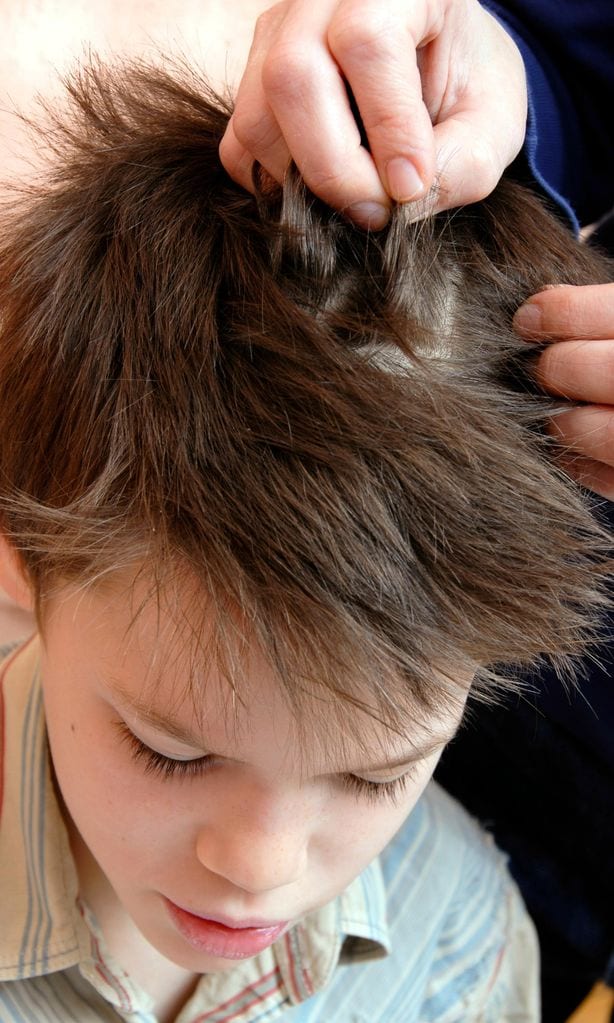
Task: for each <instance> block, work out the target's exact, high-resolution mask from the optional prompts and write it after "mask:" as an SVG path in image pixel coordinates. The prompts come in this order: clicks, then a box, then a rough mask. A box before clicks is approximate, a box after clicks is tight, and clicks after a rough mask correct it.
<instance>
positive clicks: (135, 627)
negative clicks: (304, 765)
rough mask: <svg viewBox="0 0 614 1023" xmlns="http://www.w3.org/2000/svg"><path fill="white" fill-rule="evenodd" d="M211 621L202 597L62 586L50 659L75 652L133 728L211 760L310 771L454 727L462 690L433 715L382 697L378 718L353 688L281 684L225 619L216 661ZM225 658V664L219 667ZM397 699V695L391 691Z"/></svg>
mask: <svg viewBox="0 0 614 1023" xmlns="http://www.w3.org/2000/svg"><path fill="white" fill-rule="evenodd" d="M217 623H218V618H217V617H216V616H215V615H213V614H211V615H209V616H208V615H207V613H206V606H205V602H204V601H203V599H202V594H201V595H197V594H195V592H193V589H192V588H190V587H187V588H186V587H185V586H183V587H181V586H177V587H173V588H171V589H168V590H167V591H166V592H164V593H163V594H161V593H160V591H159V590H157V589H155V588H152V585H151V582H150V580H148V579H147V578H146V577H145V576H138V575H137V576H134V574H131V575H130V574H125V575H124V576H121V577H119V576H118V577H115V578H113V579H112V580H110V581H109V582H107V584H106V585H105V586H103V587H101V586H94V587H89V588H88V589H85V590H80V589H76V588H74V587H70V586H67V587H65V588H64V589H63V590H62V592H61V593H59V594H58V595H57V597H56V598H55V600H54V601H53V603H52V606H51V607H50V610H49V614H48V616H47V625H46V632H47V633H48V636H49V638H52V637H54V636H55V637H56V643H57V641H58V639H59V643H57V646H56V649H57V648H58V647H59V646H61V648H62V649H63V650H66V651H67V650H69V649H70V646H71V644H74V643H76V644H78V646H79V647H80V649H81V650H85V651H87V659H88V664H87V670H86V675H87V677H88V678H89V679H90V680H91V682H92V684H93V685H96V686H98V687H99V688H100V690H101V692H102V693H103V694H104V693H108V694H110V695H111V696H112V697H113V699H114V700H116V701H117V702H118V705H119V706H120V708H121V709H122V710H126V712H127V713H129V714H131V715H132V719H133V720H137V719H142V720H143V721H147V722H148V723H149V724H150V725H153V726H154V727H156V728H159V729H160V730H164V731H166V732H168V733H169V734H171V733H172V732H173V730H176V731H177V730H180V731H181V733H182V734H183V733H185V734H186V735H188V734H189V735H191V736H193V737H194V738H195V740H198V741H196V742H195V745H197V746H199V747H200V746H202V745H203V744H205V745H206V747H210V746H212V747H214V748H215V750H216V751H221V750H222V749H229V748H236V747H237V746H238V745H240V746H241V747H242V748H244V749H247V748H249V747H250V744H253V743H258V744H262V742H265V743H267V744H269V745H270V747H271V749H275V750H277V752H279V751H280V750H286V751H288V753H290V751H291V752H292V756H293V757H294V756H295V755H296V751H297V750H298V751H300V753H301V757H302V758H304V759H308V760H309V762H310V764H312V763H323V762H326V763H327V764H328V763H330V760H331V753H332V752H333V751H334V752H335V753H339V754H340V755H342V756H343V757H344V758H347V757H350V759H351V758H356V757H357V756H358V755H360V756H361V757H362V759H363V760H364V756H365V755H367V756H368V757H369V758H370V759H371V760H373V758H374V757H376V758H378V759H381V760H389V759H391V758H394V756H395V755H397V754H399V753H400V752H401V751H402V753H403V754H407V753H408V751H411V750H413V749H416V750H422V749H423V748H426V747H427V746H429V744H430V745H432V744H433V742H434V741H436V740H438V741H440V742H441V741H443V739H445V737H446V736H449V735H450V734H451V733H453V732H454V730H455V728H456V727H457V725H458V722H459V720H460V717H461V715H462V710H463V707H464V702H465V698H466V691H467V686H466V685H465V686H459V687H457V691H456V693H451V694H450V699H449V700H447V701H446V702H445V704H444V705H443V707H442V708H441V709H439V710H438V711H437V712H435V711H433V710H428V709H426V708H425V707H420V706H418V705H417V704H416V702H415V701H412V699H411V697H410V696H409V694H408V693H407V694H405V697H403V696H402V695H401V696H399V693H394V694H392V693H391V694H390V702H391V708H392V703H393V699H395V698H396V700H397V706H396V708H392V709H391V710H390V712H389V713H386V714H385V715H383V714H382V708H381V706H380V705H378V703H377V700H375V699H374V696H373V693H371V692H368V691H362V692H361V691H360V688H359V687H356V688H354V689H351V688H348V690H347V691H346V692H345V693H343V694H340V693H339V692H337V691H336V690H335V688H334V687H330V686H329V685H328V684H327V680H320V679H313V678H307V677H306V678H304V679H297V680H295V687H294V688H293V686H292V685H291V684H284V680H282V679H281V678H280V677H279V675H278V674H277V673H276V671H275V670H274V668H273V667H272V665H271V662H270V660H269V658H268V657H267V656H266V655H265V653H264V652H263V649H262V646H261V645H260V644H259V643H258V642H257V639H256V637H255V636H251V637H250V635H249V632H248V631H246V630H244V629H243V628H242V623H241V621H240V615H239V614H236V615H234V616H233V615H230V616H229V619H228V620H227V622H226V628H227V630H228V633H227V636H226V639H227V640H229V642H227V643H225V644H224V646H223V648H222V652H223V654H224V656H222V657H221V658H220V656H219V654H220V644H219V636H218V635H217V634H216V625H217ZM229 660H232V663H228V662H229ZM398 688H399V691H401V687H398Z"/></svg>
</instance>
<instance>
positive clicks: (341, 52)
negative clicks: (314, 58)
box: [328, 5, 400, 60]
mask: <svg viewBox="0 0 614 1023" xmlns="http://www.w3.org/2000/svg"><path fill="white" fill-rule="evenodd" d="M399 34H400V26H399V25H398V24H395V23H394V22H393V19H392V18H391V17H390V14H389V12H388V11H386V9H385V7H384V5H381V6H374V5H371V6H368V7H363V8H362V9H358V10H356V9H352V10H350V11H348V12H347V13H345V14H344V13H340V14H339V15H338V16H337V18H335V19H334V20H333V21H332V23H331V25H330V26H329V29H328V44H329V46H330V48H331V50H332V52H333V53H334V54H336V55H337V56H342V57H344V58H346V59H348V58H351V59H362V60H365V59H369V60H372V59H377V58H380V57H384V56H387V55H389V54H390V53H392V52H394V51H395V50H396V49H398V46H399Z"/></svg>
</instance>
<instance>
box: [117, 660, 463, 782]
mask: <svg viewBox="0 0 614 1023" xmlns="http://www.w3.org/2000/svg"><path fill="white" fill-rule="evenodd" d="M108 681H109V686H110V688H111V690H112V691H113V692H114V693H115V695H116V696H118V697H119V698H120V700H121V701H122V702H123V703H125V704H126V705H127V706H129V707H130V708H131V709H132V710H133V711H134V712H135V714H137V715H138V717H139V719H141V720H142V721H144V722H146V724H149V725H151V726H152V727H153V728H155V729H156V730H157V731H159V732H164V733H165V734H166V735H169V736H171V738H173V739H177V740H178V741H179V742H183V743H184V744H185V745H187V746H194V747H197V748H199V749H203V741H202V736H198V735H196V733H194V732H191V731H190V729H189V728H185V727H184V726H183V725H180V724H178V723H177V722H175V721H172V720H170V719H169V718H168V717H166V716H165V715H163V714H160V713H158V711H157V710H156V709H155V707H151V706H150V705H149V704H146V703H144V702H143V701H142V700H139V698H138V697H135V696H133V695H132V694H131V693H128V692H127V691H126V690H125V689H124V687H123V685H122V684H121V682H120V681H119V680H118V679H115V678H109V680H108ZM458 728H459V724H458V723H457V724H455V725H454V727H453V728H452V729H449V730H448V731H447V732H445V733H443V734H441V735H436V736H433V737H432V738H431V740H430V741H429V742H426V743H424V744H423V745H420V746H414V747H412V751H411V753H406V754H404V755H403V756H401V757H399V758H398V759H396V760H387V761H386V762H385V763H381V764H370V765H369V766H368V767H360V768H356V770H355V771H354V772H352V773H356V774H377V773H378V772H381V771H394V770H395V769H397V768H399V767H410V766H411V765H412V764H417V763H419V762H420V761H421V760H425V759H426V757H428V756H430V755H431V754H432V753H436V752H437V751H438V750H440V749H442V748H443V747H444V746H445V745H447V743H448V742H450V741H451V740H452V739H453V738H454V736H455V735H456V733H457V731H458Z"/></svg>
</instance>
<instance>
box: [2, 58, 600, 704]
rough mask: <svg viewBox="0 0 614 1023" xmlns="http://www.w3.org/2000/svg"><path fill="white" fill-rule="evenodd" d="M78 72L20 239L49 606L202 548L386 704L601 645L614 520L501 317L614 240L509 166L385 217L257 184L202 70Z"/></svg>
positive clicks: (160, 579) (17, 369)
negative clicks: (606, 536) (554, 423)
mask: <svg viewBox="0 0 614 1023" xmlns="http://www.w3.org/2000/svg"><path fill="white" fill-rule="evenodd" d="M67 88H68V94H69V97H70V104H69V106H70V109H69V111H68V112H67V113H66V114H62V115H61V116H60V115H58V116H56V117H55V118H54V119H53V123H52V124H51V126H50V127H49V126H48V127H47V129H46V131H45V135H44V140H43V141H44V144H45V145H46V146H50V147H51V149H52V151H53V159H52V161H51V164H50V169H49V171H48V174H47V176H46V178H45V180H44V181H43V182H41V183H39V185H38V186H36V187H33V188H30V189H28V190H26V193H25V194H24V195H23V196H22V198H21V201H20V203H19V204H16V202H15V199H13V209H12V210H11V211H9V210H8V209H7V211H6V213H5V217H4V224H3V232H2V242H1V243H0V296H1V299H0V334H1V337H0V436H1V437H2V444H1V445H0V502H1V503H0V508H1V510H2V517H3V526H4V529H5V531H6V534H7V536H8V538H9V539H10V540H11V541H12V543H13V544H14V545H15V547H16V548H17V549H18V550H19V552H20V553H21V556H22V559H23V562H24V564H25V566H26V570H27V572H28V573H29V576H30V577H31V580H32V582H33V584H34V586H35V589H36V590H37V592H38V593H39V594H42V595H43V596H42V603H43V606H44V593H45V587H46V586H48V585H49V583H50V582H51V581H53V580H59V579H79V580H83V581H84V582H87V581H90V580H95V579H98V578H100V576H101V575H103V574H104V573H106V572H112V570H114V569H116V568H118V567H121V566H124V565H128V564H131V563H133V562H141V563H142V564H144V565H145V566H146V567H147V571H148V572H149V571H151V573H152V575H153V576H154V577H155V580H156V584H155V585H156V586H163V585H164V580H166V579H167V578H169V577H170V574H172V572H173V571H176V570H177V569H178V566H180V565H184V566H187V568H188V569H189V572H190V574H191V577H192V578H196V579H197V580H198V582H199V587H201V589H202V593H203V595H207V597H208V599H210V600H211V601H212V602H213V603H214V606H215V607H216V609H217V612H218V619H219V625H220V634H223V633H224V628H225V627H226V630H227V623H228V622H229V621H230V620H231V619H233V616H234V619H236V614H235V611H236V609H237V608H240V609H241V617H242V621H243V625H244V626H246V627H248V628H249V630H253V631H254V632H255V634H256V635H257V637H258V639H259V641H260V642H261V643H262V644H263V646H264V648H265V650H266V651H267V653H268V655H269V656H270V658H271V660H272V662H273V664H274V665H275V667H276V668H277V670H278V672H279V675H280V677H281V679H282V680H283V682H284V684H285V685H286V686H287V688H288V691H289V693H290V695H291V697H292V699H293V700H295V701H296V700H298V699H299V698H300V693H302V692H303V690H304V689H305V688H308V689H310V690H313V687H314V686H317V687H320V692H321V693H323V694H326V692H327V690H330V691H332V692H333V693H335V694H336V696H337V697H342V698H344V699H347V700H350V701H358V700H359V694H360V693H363V694H364V692H365V689H364V686H365V685H366V686H368V687H369V688H368V690H367V691H368V692H369V693H370V694H371V697H372V698H373V699H374V700H375V703H376V704H377V706H378V707H379V710H380V711H384V712H386V713H387V711H386V708H388V709H389V708H390V705H391V704H394V706H397V704H400V703H402V700H403V697H402V696H401V695H399V694H400V693H401V692H403V693H405V694H409V696H410V697H411V700H412V701H413V702H416V703H418V704H422V705H426V706H429V707H430V706H435V705H436V704H437V700H438V698H439V697H441V694H442V687H443V690H445V689H446V685H445V682H442V680H441V676H440V675H437V673H436V669H438V668H439V669H441V668H443V669H445V670H444V674H445V671H447V672H448V673H449V674H450V675H453V673H454V670H455V669H456V667H457V666H458V669H459V671H461V672H462V670H463V669H464V668H466V667H467V666H469V665H471V666H473V665H475V664H476V663H478V664H480V665H482V666H487V667H489V668H490V669H491V670H490V671H485V672H482V673H481V674H479V675H478V680H477V684H478V689H479V688H480V686H481V688H482V690H483V691H486V690H487V687H488V683H489V680H490V682H491V683H492V680H493V678H494V674H493V672H494V669H495V668H496V667H497V666H498V665H500V664H502V663H513V664H525V663H527V662H529V661H532V660H534V659H535V658H537V657H539V656H540V655H550V656H552V657H554V658H555V659H558V663H562V661H563V660H564V658H565V657H567V656H568V655H574V654H576V653H578V652H579V651H581V650H582V649H583V648H584V646H585V644H586V642H587V639H588V638H590V636H591V629H592V623H593V621H594V612H595V608H596V607H597V606H598V605H599V603H600V600H601V597H600V580H601V578H602V576H603V573H604V571H605V570H604V567H603V563H604V557H603V550H604V546H603V545H604V540H603V537H602V536H601V534H600V532H599V530H598V528H597V526H596V525H595V524H594V522H593V520H592V518H591V515H590V514H589V511H588V510H587V508H586V506H585V504H584V502H583V500H582V498H581V495H580V493H579V492H578V490H577V488H575V487H574V486H573V485H572V484H571V483H570V482H569V481H568V480H567V479H566V478H565V477H564V475H563V474H562V473H561V472H560V471H559V470H558V469H557V468H556V467H555V466H554V464H553V463H552V461H551V459H550V457H549V444H550V442H548V441H547V440H546V438H545V436H544V434H543V431H542V430H541V428H540V427H541V424H542V423H543V418H544V416H545V414H546V411H547V407H546V404H545V401H544V400H543V399H539V398H537V397H536V396H533V395H531V394H529V392H528V387H527V383H526V381H527V379H528V375H527V373H526V359H527V353H529V352H530V351H531V349H530V347H529V346H527V345H526V344H524V343H522V342H520V341H518V340H516V339H515V338H514V336H513V334H512V332H511V327H510V323H511V316H512V313H513V311H514V310H515V308H516V307H517V306H518V304H519V303H520V302H522V301H523V300H524V299H525V298H526V297H527V296H528V295H529V294H531V293H532V292H534V291H535V290H536V289H538V288H539V287H541V286H543V285H544V284H546V283H554V282H557V281H561V282H562V281H567V282H571V283H585V282H589V281H592V282H595V281H600V280H604V279H605V278H606V276H607V274H608V272H609V271H608V267H607V266H606V265H605V263H600V262H599V260H598V258H597V257H596V256H594V255H591V254H590V253H588V252H587V251H585V250H584V249H582V248H581V247H580V246H579V245H578V244H576V243H575V242H574V241H573V240H572V238H571V237H570V236H569V235H568V233H567V232H566V231H565V230H564V229H562V228H561V227H560V226H559V225H558V224H557V223H556V222H555V220H554V218H553V217H552V216H551V215H549V214H548V213H546V212H545V211H544V209H543V208H542V207H541V205H540V204H539V203H538V201H537V200H536V199H535V198H533V197H532V196H531V195H530V194H529V193H528V192H526V191H523V190H522V189H521V188H520V187H518V186H514V185H512V184H510V183H509V182H504V183H502V184H501V185H500V187H499V189H498V190H497V192H496V193H495V194H494V195H493V196H492V197H491V198H490V199H488V200H487V201H485V202H483V203H481V204H478V205H476V206H472V207H470V208H467V209H465V210H460V211H456V212H455V213H453V214H450V215H440V216H437V217H435V218H431V219H430V220H428V221H426V222H422V223H410V222H409V221H408V215H407V211H406V210H405V209H404V208H398V209H397V210H395V212H394V215H393V218H392V222H391V225H390V226H389V227H388V228H387V229H386V230H384V231H382V232H381V233H378V234H376V235H374V234H367V233H363V232H362V231H360V230H357V229H355V228H354V227H352V226H351V225H350V224H348V223H346V222H345V221H344V219H343V218H342V217H340V216H338V215H337V214H335V213H333V212H332V211H330V210H329V209H327V208H325V207H324V206H323V205H322V204H320V203H319V202H318V201H317V200H316V199H315V198H314V197H313V196H312V195H310V194H309V193H308V192H307V191H306V189H305V188H304V186H303V185H302V183H301V182H300V180H299V179H298V177H297V175H296V174H295V173H290V174H289V175H288V179H287V182H286V184H285V187H284V189H283V192H279V191H273V192H270V191H267V190H266V189H260V190H259V194H258V196H257V198H253V197H252V196H250V195H247V194H245V193H244V192H243V191H242V190H241V189H240V188H239V187H238V186H236V185H235V184H234V183H233V182H232V181H231V180H229V178H228V177H227V175H226V174H225V172H224V170H223V169H222V166H221V164H220V162H219V159H218V152H217V150H218V145H219V142H220V139H221V137H222V134H223V131H224V128H225V125H226V122H227V118H228V116H229V109H228V106H227V105H226V104H225V103H224V102H223V101H222V100H221V99H220V98H219V97H216V96H214V95H213V94H212V93H211V91H210V90H209V89H208V87H207V84H206V82H204V81H203V80H201V79H200V78H199V77H198V76H196V75H191V76H190V75H189V74H188V72H187V71H186V70H185V69H183V70H182V71H181V72H179V71H178V69H177V68H175V69H174V70H173V71H172V72H169V71H168V70H164V69H160V68H158V69H154V68H153V67H149V66H145V65H142V64H133V65H130V66H128V67H118V68H115V69H113V68H109V67H104V66H102V65H99V64H97V63H95V62H94V63H92V64H91V65H90V66H87V67H84V68H82V69H81V70H80V71H78V72H77V73H76V74H75V75H74V76H73V77H72V78H71V79H70V80H69V81H68V82H67ZM169 571H170V574H169ZM224 623H226V626H224ZM227 631H228V630H227ZM399 681H402V689H401V687H399V685H398V683H399ZM438 694H439V697H438Z"/></svg>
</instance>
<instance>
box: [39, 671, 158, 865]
mask: <svg viewBox="0 0 614 1023" xmlns="http://www.w3.org/2000/svg"><path fill="white" fill-rule="evenodd" d="M45 706H46V715H47V728H48V735H49V744H50V748H51V755H52V760H53V766H54V770H55V774H56V778H57V782H58V785H59V788H60V791H61V793H62V796H63V799H64V802H65V804H66V808H67V810H68V813H69V814H70V817H71V818H72V820H73V822H74V824H75V826H76V828H77V830H78V831H79V833H80V834H81V837H82V838H83V840H84V841H85V843H86V845H88V846H89V847H90V849H91V851H92V852H93V853H94V855H95V856H96V857H97V858H99V859H105V857H108V856H111V855H113V849H116V850H117V851H118V854H121V856H122V857H126V856H128V857H130V856H134V857H137V856H142V855H143V854H144V853H145V851H146V853H147V855H148V856H151V855H152V853H155V852H156V851H157V850H162V849H164V848H165V847H166V844H167V842H168V841H170V840H171V839H172V836H173V835H174V834H176V832H177V829H176V827H174V824H175V813H174V808H173V805H172V802H171V800H170V797H168V798H167V797H166V795H165V791H164V786H161V785H160V782H159V780H157V779H155V778H151V777H147V776H146V775H144V773H143V771H142V769H141V768H139V766H138V765H136V764H134V762H133V761H132V759H131V757H130V753H129V751H128V750H127V749H126V748H125V747H124V746H123V745H122V743H121V742H120V740H119V738H118V736H117V734H116V732H115V729H114V728H113V727H112V725H111V722H110V720H109V717H108V715H105V714H104V713H102V712H101V711H100V710H99V709H97V708H93V707H92V706H89V705H88V704H87V702H86V700H84V699H83V698H82V697H81V696H80V695H79V694H76V693H75V696H74V699H73V700H68V701H64V700H59V699H57V689H56V688H55V687H53V686H48V687H47V689H46V692H45ZM154 839H155V841H154Z"/></svg>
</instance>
